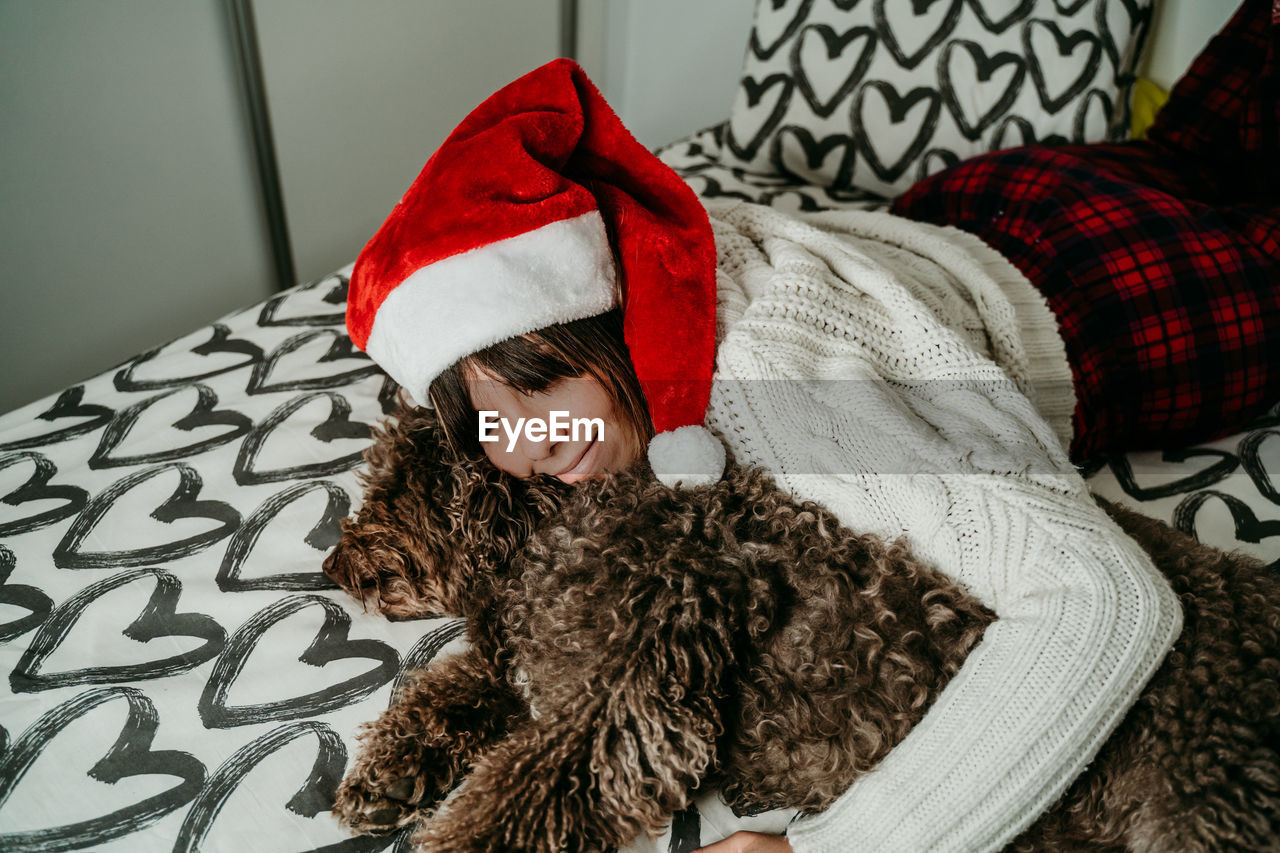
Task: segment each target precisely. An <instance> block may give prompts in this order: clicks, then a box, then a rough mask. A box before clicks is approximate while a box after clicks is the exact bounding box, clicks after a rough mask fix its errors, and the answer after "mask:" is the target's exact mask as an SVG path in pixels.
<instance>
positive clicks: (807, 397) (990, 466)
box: [708, 204, 1181, 853]
mask: <svg viewBox="0 0 1280 853" xmlns="http://www.w3.org/2000/svg"><path fill="white" fill-rule="evenodd" d="M711 214H712V221H713V224H714V225H715V229H716V239H717V246H718V250H719V268H720V281H719V293H720V303H721V304H720V338H721V340H720V344H719V349H718V354H717V379H716V384H715V386H714V388H713V391H712V398H711V405H710V408H709V410H708V422H709V424H710V425H711V426H712V427H713V428H714V429H716V430H717V431H719V432H720V433H721V434H722V435H723V436H724V438H725V440H726V441H727V442H728V444H729V445H730V447H732V449H733V451H734V453H735V454H736V456H737V458H738V460H739V461H743V462H751V463H755V464H759V465H762V466H764V467H766V468H768V469H769V470H771V471H773V472H774V473H775V475H776V476H777V479H778V481H779V482H780V484H782V485H783V486H784V487H786V488H789V489H790V490H792V491H793V492H794V493H795V494H796V495H798V496H799V497H802V498H806V499H811V500H815V501H818V502H820V503H822V504H824V505H825V506H827V507H829V508H830V509H832V510H833V511H834V512H835V513H836V515H837V516H839V518H840V519H841V520H842V521H843V522H844V523H845V524H846V525H848V526H849V527H851V528H852V529H855V530H859V531H870V532H875V533H878V534H880V535H882V536H885V537H888V538H896V537H899V536H905V537H906V538H907V539H908V540H909V541H910V543H911V546H912V547H913V549H914V550H915V552H916V553H917V555H919V556H921V557H922V558H924V559H926V560H929V561H931V562H932V563H933V564H934V565H936V566H937V567H938V568H939V569H941V570H942V571H944V572H946V573H948V574H950V575H952V576H954V577H956V578H958V579H959V580H961V581H962V582H964V583H965V584H966V585H967V586H968V587H969V589H970V590H972V591H973V592H974V593H975V594H976V595H977V596H978V597H979V598H981V599H982V601H983V602H984V603H985V604H987V605H988V606H989V607H991V608H992V609H993V610H994V611H995V612H996V614H997V616H998V619H997V621H996V622H995V623H994V624H993V625H992V626H991V627H990V628H989V629H988V630H987V633H986V635H985V637H984V639H983V640H982V642H981V644H980V645H979V646H978V647H977V648H976V649H975V650H974V652H973V653H972V655H971V656H970V658H969V660H968V661H967V662H966V663H965V665H964V667H963V668H962V670H961V671H960V673H959V675H958V676H957V677H956V678H955V679H954V680H953V681H952V683H951V684H950V685H949V686H948V687H947V688H946V690H945V691H944V692H943V694H942V695H941V697H940V698H939V699H938V701H937V703H936V705H935V706H934V707H933V708H932V709H931V710H930V711H929V712H928V714H927V715H926V716H925V718H924V720H923V721H922V722H921V723H920V724H919V725H918V726H917V727H916V728H915V729H914V730H913V731H912V732H911V734H910V735H909V736H908V738H907V739H906V740H905V741H904V742H903V743H902V744H901V745H899V746H898V747H897V748H896V749H894V750H893V752H892V753H891V754H890V755H889V757H888V758H887V759H886V760H885V761H884V762H882V764H881V765H880V766H879V767H878V768H876V770H875V771H874V772H872V773H870V774H868V775H867V776H866V777H864V778H863V779H861V780H859V781H858V782H857V783H856V784H855V785H854V786H853V787H852V788H851V789H850V790H849V791H848V792H847V793H846V794H845V795H844V796H843V797H842V798H841V799H840V800H839V801H838V802H837V803H836V804H835V805H833V806H832V807H831V808H830V809H828V810H827V811H826V812H824V813H822V814H820V815H817V816H813V817H807V818H803V819H799V820H796V821H795V822H794V823H793V824H792V825H791V826H790V828H789V831H788V836H789V838H790V839H791V842H792V845H793V846H794V848H795V849H796V850H797V851H800V853H805V851H832V853H836V851H841V852H843V851H848V850H852V849H861V850H878V851H886V850H903V851H913V853H914V851H920V850H984V849H996V848H999V847H1000V846H1002V845H1003V844H1004V843H1005V842H1007V841H1009V840H1010V839H1011V838H1012V837H1013V836H1014V835H1016V834H1017V833H1018V832H1019V831H1020V830H1021V829H1023V828H1025V827H1026V826H1027V825H1028V824H1029V823H1030V822H1031V821H1032V820H1034V818H1035V817H1036V816H1037V815H1038V813H1039V812H1041V811H1043V810H1044V809H1045V808H1047V807H1048V806H1049V805H1050V804H1051V803H1052V802H1053V801H1054V800H1055V799H1056V798H1057V797H1058V796H1060V795H1061V793H1062V792H1063V790H1064V789H1065V788H1066V786H1067V785H1068V783H1069V782H1070V781H1071V780H1072V779H1073V778H1074V777H1075V776H1076V775H1077V774H1078V773H1079V772H1080V771H1081V770H1082V769H1083V768H1084V767H1085V765H1086V764H1087V763H1088V762H1089V761H1090V759H1091V758H1092V756H1093V755H1094V754H1095V752H1096V751H1097V749H1098V747H1099V746H1100V745H1101V743H1102V742H1103V741H1104V740H1105V739H1106V737H1107V735H1108V734H1109V733H1110V731H1111V730H1112V728H1113V727H1114V726H1115V724H1116V723H1117V722H1118V721H1119V720H1120V718H1121V717H1122V716H1123V714H1124V712H1125V711H1126V710H1127V709H1128V708H1129V706H1130V705H1131V703H1132V702H1133V701H1134V699H1135V698H1136V696H1137V694H1138V692H1139V691H1140V689H1141V688H1142V686H1143V685H1144V684H1145V683H1146V681H1147V680H1148V679H1149V678H1150V676H1151V674H1152V673H1153V672H1154V670H1155V669H1156V667H1157V666H1158V665H1159V663H1160V662H1161V660H1162V659H1163V658H1164V655H1165V654H1166V652H1167V651H1168V649H1169V647H1170V645H1171V644H1172V642H1173V640H1174V638H1175V637H1176V636H1177V634H1178V632H1179V630H1180V628H1181V611H1180V609H1179V606H1178V603H1177V600H1176V598H1175V597H1174V595H1173V592H1172V590H1170V588H1169V587H1168V585H1167V583H1166V582H1165V581H1164V579H1163V578H1162V577H1161V576H1160V575H1159V574H1158V573H1157V572H1156V571H1155V569H1154V567H1153V566H1152V565H1151V563H1150V561H1149V560H1148V559H1147V557H1146V555H1145V554H1144V553H1143V552H1142V551H1141V550H1139V549H1138V548H1137V546H1136V545H1134V543H1133V542H1132V541H1131V540H1129V539H1128V538H1127V537H1126V536H1124V535H1123V534H1122V533H1121V532H1120V531H1119V529H1118V528H1116V527H1115V526H1114V525H1113V523H1112V522H1111V521H1110V520H1109V519H1108V518H1107V517H1106V516H1105V515H1104V514H1103V513H1102V512H1101V511H1100V510H1099V509H1098V508H1097V507H1096V506H1095V505H1094V503H1093V501H1092V500H1091V498H1090V496H1089V494H1088V491H1087V489H1086V487H1085V484H1084V482H1083V480H1082V479H1081V477H1080V476H1079V474H1078V472H1077V471H1076V470H1075V469H1074V468H1073V467H1072V465H1071V464H1070V462H1069V461H1068V459H1067V457H1066V454H1065V452H1064V450H1063V447H1064V444H1065V439H1066V438H1067V437H1068V435H1069V433H1068V431H1069V429H1070V414H1071V410H1072V404H1073V400H1072V397H1071V386H1070V374H1069V372H1068V367H1067V363H1066V359H1065V355H1064V353H1063V348H1062V343H1061V341H1060V339H1059V338H1058V334H1057V331H1056V325H1055V323H1054V319H1053V317H1052V315H1051V314H1050V312H1049V309H1048V308H1047V306H1046V305H1045V303H1044V302H1043V300H1041V299H1040V297H1039V295H1038V294H1037V293H1036V292H1035V290H1034V289H1033V288H1032V287H1031V285H1030V284H1029V283H1028V282H1027V281H1026V279H1025V278H1024V277H1023V276H1022V275H1021V274H1020V273H1019V272H1018V271H1017V270H1016V269H1014V268H1013V267H1012V266H1011V265H1010V264H1008V263H1007V262H1005V261H1004V260H1003V259H1002V258H1001V257H1000V256H999V255H998V254H996V253H995V252H994V251H992V250H991V249H989V248H987V247H986V246H984V245H983V244H982V243H980V242H979V241H978V240H977V239H976V238H974V237H972V236H970V235H967V234H964V233H962V232H959V231H956V230H954V229H949V228H948V229H943V228H937V227H933V226H923V225H919V224H917V223H913V222H908V221H907V220H903V219H898V218H896V217H892V216H889V215H887V214H882V213H868V212H863V211H845V212H833V213H824V214H818V215H812V216H809V217H806V218H802V219H795V218H792V217H790V216H785V215H783V214H780V213H778V212H776V211H774V210H772V209H769V208H765V207H759V206H756V205H749V204H735V205H731V206H715V207H712V208H711Z"/></svg>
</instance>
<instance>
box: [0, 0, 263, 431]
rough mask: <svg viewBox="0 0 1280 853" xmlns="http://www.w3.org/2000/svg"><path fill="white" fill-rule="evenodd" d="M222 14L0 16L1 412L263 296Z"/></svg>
mask: <svg viewBox="0 0 1280 853" xmlns="http://www.w3.org/2000/svg"><path fill="white" fill-rule="evenodd" d="M228 44H229V41H228V39H227V38H226V34H225V30H224V22H223V20H222V16H221V14H220V4H219V3H218V2H217V0H200V2H190V1H189V0H184V2H181V3H174V2H171V0H110V2H70V0H5V2H0V81H3V83H0V198H2V199H3V202H2V203H0V258H3V264H4V266H3V279H0V370H2V371H3V372H2V373H0V376H3V379H0V412H3V411H7V410H9V409H11V408H15V407H17V406H18V405H21V404H23V403H26V402H29V401H31V400H34V399H36V398H38V397H41V396H43V395H45V394H48V393H51V392H54V391H56V390H58V389H60V388H61V387H63V386H65V385H68V384H71V383H73V382H76V381H78V380H80V379H83V378H86V377H87V376H89V375H92V374H95V373H97V372H99V371H101V370H104V369H106V368H107V367H110V366H111V365H113V364H115V363H117V362H119V361H121V360H123V359H125V358H127V357H129V356H131V355H133V354H135V353H137V352H139V351H141V350H143V349H146V348H148V347H151V346H155V345H157V344H160V343H163V342H165V341H166V340H169V339H171V338H174V337H177V336H179V335H181V334H185V333H186V332H188V331H190V330H191V329H193V328H196V327H197V326H200V325H204V324H205V323H208V322H209V321H211V320H213V319H215V318H217V317H219V316H220V315H222V314H224V313H226V312H228V311H230V310H232V309H235V308H238V307H242V306H244V305H247V304H250V303H252V302H255V301H257V300H258V299H261V298H262V297H264V296H266V295H267V294H268V293H269V289H270V288H269V282H270V281H271V271H270V270H271V267H270V256H269V251H268V248H267V244H266V238H265V235H264V231H263V223H262V216H261V212H260V208H259V203H258V199H257V195H256V191H255V190H254V184H253V173H252V168H253V167H252V164H251V160H250V157H249V147H248V141H247V136H246V131H245V128H244V125H243V123H242V121H241V110H240V106H239V96H238V93H237V91H236V82H235V77H234V76H233V71H232V69H233V67H234V66H233V65H232V60H231V56H230V53H229V49H228Z"/></svg>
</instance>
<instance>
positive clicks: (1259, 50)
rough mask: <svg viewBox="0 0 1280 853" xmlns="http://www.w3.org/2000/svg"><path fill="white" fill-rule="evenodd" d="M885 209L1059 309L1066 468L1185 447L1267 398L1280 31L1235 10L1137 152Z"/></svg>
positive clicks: (1277, 324)
mask: <svg viewBox="0 0 1280 853" xmlns="http://www.w3.org/2000/svg"><path fill="white" fill-rule="evenodd" d="M892 210H893V212H895V213H898V214H900V215H902V216H906V217H909V218H912V219H918V220H923V221H928V222H937V223H945V224H951V225H955V226H957V227H960V228H963V229H965V230H967V231H970V232H972V233H974V234H977V235H978V236H980V237H982V238H983V239H984V240H985V241H986V242H988V243H989V244H991V245H992V246H993V247H995V248H996V249H997V250H999V251H1000V252H1001V253H1003V254H1004V255H1005V256H1006V257H1008V258H1009V259H1010V260H1011V261H1013V262H1014V263H1015V264H1016V265H1017V266H1018V267H1019V268H1020V269H1021V270H1022V271H1023V272H1024V273H1025V274H1026V276H1027V277H1028V278H1029V279H1030V280H1031V282H1032V283H1033V284H1035V285H1036V286H1037V287H1038V288H1039V289H1040V290H1041V292H1042V293H1043V294H1044V296H1045V298H1046V299H1047V301H1048V302H1049V305H1050V307H1051V308H1052V309H1053V311H1054V312H1055V314H1056V315H1057V318H1058V322H1059V328H1060V331H1061V332H1062V336H1063V339H1064V342H1065V344H1066V349H1067V356H1068V358H1069V359H1070V361H1071V369H1072V372H1073V376H1074V380H1075V388H1076V397H1077V406H1076V412H1075V418H1074V427H1075V439H1074V441H1073V443H1072V446H1071V454H1072V457H1073V458H1074V459H1076V460H1078V461H1084V460H1087V459H1089V458H1090V457H1093V456H1096V455H1097V454H1099V453H1101V452H1106V451H1122V450H1126V451H1127V450H1137V449H1153V448H1160V447H1180V446H1186V445H1188V444H1193V443H1196V442H1199V441H1205V440H1208V439H1210V438H1213V437H1217V436H1220V435H1227V434H1230V433H1232V432H1235V431H1237V430H1239V429H1241V428H1243V427H1244V426H1245V425H1246V424H1247V423H1248V422H1249V421H1251V420H1252V419H1253V418H1254V417H1256V416H1257V415H1260V414H1262V413H1263V412H1264V411H1265V410H1266V409H1267V408H1268V406H1269V405H1270V404H1273V403H1275V402H1276V401H1277V400H1278V399H1280V23H1273V3H1272V0H1246V2H1245V3H1244V5H1243V6H1242V7H1241V8H1240V10H1239V11H1238V12H1237V13H1236V15H1235V17H1234V18H1233V19H1232V21H1231V22H1230V23H1229V24H1228V25H1227V26H1226V28H1225V29H1224V30H1223V32H1222V33H1221V34H1220V35H1218V36H1217V37H1216V38H1214V39H1213V40H1212V41H1211V42H1210V43H1209V45H1208V46H1207V47H1206V48H1205V51H1204V53H1202V54H1201V55H1200V57H1199V58H1198V59H1197V60H1196V62H1195V63H1194V64H1193V66H1192V67H1191V69H1190V70H1189V71H1188V72H1187V74H1186V76H1185V77H1184V78H1183V79H1182V80H1181V81H1180V82H1179V83H1178V85H1177V86H1175V87H1174V90H1173V92H1172V93H1171V96H1170V100H1169V103H1168V104H1167V105H1166V106H1165V107H1164V109H1163V110H1162V111H1161V113H1160V115H1159V117H1158V118H1157V121H1156V124H1155V125H1154V126H1153V127H1152V129H1151V132H1150V134H1149V139H1148V140H1147V141H1141V142H1136V141H1135V142H1125V143H1117V144H1100V145H1076V146H1057V147H1047V146H1029V147H1025V148H1018V149H1012V150H1008V151H1000V152H995V153H992V154H989V155H984V156H982V157H978V158H975V159H973V160H969V161H966V162H964V163H962V164H960V165H958V166H956V167H954V168H952V169H949V170H947V171H945V172H942V173H939V174H937V175H934V176H933V177H931V178H929V179H927V180H925V181H923V182H921V183H919V184H917V185H916V186H914V187H912V189H911V190H910V191H909V192H907V193H906V194H905V195H903V196H902V197H901V198H899V199H898V200H897V201H896V202H895V203H894V206H893V208H892Z"/></svg>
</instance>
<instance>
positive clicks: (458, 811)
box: [414, 646, 723, 853]
mask: <svg viewBox="0 0 1280 853" xmlns="http://www.w3.org/2000/svg"><path fill="white" fill-rule="evenodd" d="M701 651H703V650H702V649H698V648H691V647H687V646H685V647H678V646H677V647H672V651H671V652H670V654H669V655H666V656H662V657H661V659H659V656H657V655H655V656H654V659H653V660H650V661H648V662H647V663H645V662H642V663H639V664H638V663H637V657H639V656H636V657H632V658H631V660H630V661H628V662H627V670H626V671H624V672H622V673H618V672H617V671H616V670H615V671H614V672H611V673H609V674H608V675H607V676H604V677H599V678H598V680H596V679H593V680H592V681H591V682H587V683H584V682H583V681H579V682H578V683H577V684H576V685H575V684H573V683H572V682H571V681H566V685H567V686H568V687H569V688H570V689H573V690H575V691H576V696H575V697H574V698H573V699H572V700H570V701H566V702H565V703H564V704H562V705H559V706H558V707H556V708H554V709H548V710H546V712H545V713H543V714H541V715H537V716H536V719H530V720H529V721H528V722H526V723H524V724H523V725H521V726H519V727H517V728H516V729H515V730H514V731H513V732H512V733H511V735H510V736H508V737H507V738H505V739H504V740H503V741H502V742H500V743H499V744H497V745H496V746H495V747H494V748H493V749H492V750H490V751H489V752H487V753H486V754H485V755H484V756H482V757H481V758H479V759H478V760H477V761H476V763H475V766H474V767H473V769H472V771H471V773H470V774H469V775H468V776H467V778H466V780H465V781H464V782H463V784H462V786H461V787H460V788H459V789H458V791H457V793H456V795H455V796H454V797H452V798H451V799H449V800H448V801H447V802H446V803H445V804H444V805H443V806H442V808H441V809H440V811H439V812H438V813H437V814H436V815H435V816H434V817H432V818H431V819H430V820H428V821H426V822H425V823H424V824H422V826H421V828H420V830H419V831H418V834H417V836H416V837H415V839H414V842H415V844H416V845H417V847H416V848H415V849H417V850H420V851H434V853H482V851H492V850H520V851H527V853H565V852H566V851H598V850H603V849H606V848H608V847H621V846H623V845H625V844H627V843H629V842H630V841H631V840H632V839H634V838H636V837H637V836H639V835H640V834H641V833H645V834H649V835H656V834H657V833H659V832H660V831H661V830H662V829H663V828H664V827H665V826H666V825H667V824H668V823H670V821H671V816H672V814H674V813H675V812H677V811H679V810H681V809H683V808H686V807H687V806H688V804H689V802H690V800H691V799H692V795H693V793H694V792H695V791H696V789H697V788H698V787H699V786H700V785H701V784H702V783H703V782H704V781H705V780H706V779H707V778H708V776H709V775H710V774H711V773H712V772H713V771H714V767H715V760H716V759H715V756H716V752H715V750H716V738H717V737H718V736H719V734H720V733H721V725H720V715H719V712H718V709H717V707H716V690H717V689H718V683H719V681H720V678H719V675H718V673H719V672H722V671H723V667H722V666H717V667H716V670H717V671H716V672H714V673H710V672H709V673H702V674H699V675H692V674H691V673H690V672H689V671H688V669H685V671H684V672H683V673H680V672H678V671H676V670H679V669H680V667H678V666H672V663H671V660H670V658H671V657H685V656H687V657H688V658H693V659H695V660H696V659H698V658H699V657H701V660H700V661H699V663H700V664H701V665H706V664H707V663H708V661H709V660H714V659H715V658H716V657H718V656H717V655H715V654H711V655H700V654H699V653H700V652H701ZM697 666H698V664H695V668H697ZM690 676H692V677H690ZM539 704H540V700H539V699H538V698H535V700H534V705H535V712H536V710H537V709H538V708H539Z"/></svg>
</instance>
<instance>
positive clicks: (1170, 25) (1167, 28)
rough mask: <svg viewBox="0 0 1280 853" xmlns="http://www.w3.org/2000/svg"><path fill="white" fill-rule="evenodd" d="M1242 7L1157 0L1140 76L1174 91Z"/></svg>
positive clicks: (1233, 0)
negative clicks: (1197, 59) (1212, 39)
mask: <svg viewBox="0 0 1280 853" xmlns="http://www.w3.org/2000/svg"><path fill="white" fill-rule="evenodd" d="M1239 6H1240V2H1239V0H1156V5H1155V13H1154V16H1153V17H1152V19H1151V33H1150V35H1149V36H1148V38H1147V45H1146V53H1145V54H1144V56H1143V58H1142V63H1141V65H1140V67H1139V73H1141V74H1142V75H1143V76H1145V77H1149V78H1151V79H1152V80H1153V81H1154V82H1155V83H1156V85H1158V86H1160V87H1161V88H1164V89H1168V88H1170V87H1172V86H1173V84H1174V83H1176V82H1177V80H1178V78H1179V77H1181V76H1182V73H1183V72H1184V71H1186V70H1187V67H1188V66H1189V65H1190V64H1191V61H1192V60H1193V59H1195V58H1196V56H1197V55H1198V54H1199V53H1200V51H1201V50H1202V49H1203V48H1204V46H1205V45H1206V44H1208V43H1209V39H1211V38H1213V36H1214V34H1215V33H1217V32H1218V31H1219V30H1221V29H1222V27H1223V25H1224V24H1226V23H1227V20H1228V19H1230V17H1231V15H1232V14H1233V13H1234V12H1235V10H1236V9H1237V8H1239Z"/></svg>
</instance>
